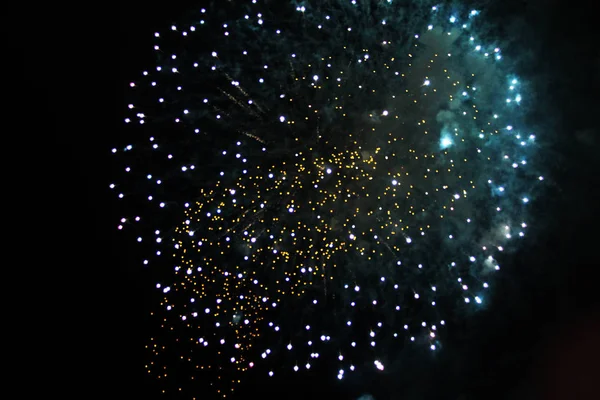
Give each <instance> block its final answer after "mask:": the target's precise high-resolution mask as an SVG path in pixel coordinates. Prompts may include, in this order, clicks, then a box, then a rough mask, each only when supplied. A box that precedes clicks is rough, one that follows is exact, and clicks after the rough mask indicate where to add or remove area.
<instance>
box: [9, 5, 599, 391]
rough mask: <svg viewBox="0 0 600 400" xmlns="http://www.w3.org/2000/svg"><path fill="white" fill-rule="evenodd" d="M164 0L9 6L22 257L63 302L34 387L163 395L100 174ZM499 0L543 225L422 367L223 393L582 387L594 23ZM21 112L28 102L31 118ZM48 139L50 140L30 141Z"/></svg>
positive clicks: (591, 224)
mask: <svg viewBox="0 0 600 400" xmlns="http://www.w3.org/2000/svg"><path fill="white" fill-rule="evenodd" d="M174 3H175V2H171V3H163V4H156V5H151V4H149V3H147V2H141V1H138V0H135V1H129V2H126V3H124V4H118V5H111V6H107V5H106V4H102V3H96V4H93V5H81V8H80V9H78V10H71V9H66V8H64V9H62V10H61V9H58V8H50V7H48V9H46V10H39V9H38V10H37V11H36V12H35V14H36V16H34V17H33V18H24V17H22V16H23V15H26V14H24V13H15V14H18V15H20V16H21V18H19V19H16V20H15V21H13V22H12V24H13V25H14V26H13V28H11V29H12V32H13V33H14V35H15V37H16V36H17V34H16V33H15V32H24V33H23V34H22V35H21V36H22V37H23V39H22V40H16V41H13V43H12V44H11V48H13V49H15V50H16V52H15V53H14V54H16V55H17V58H16V59H17V60H18V61H17V63H16V64H15V65H16V71H15V73H16V74H18V75H20V74H23V76H24V78H25V82H26V84H25V85H24V86H18V85H14V88H15V89H16V90H15V95H14V96H13V98H14V99H16V100H15V103H17V104H20V105H24V106H18V107H17V110H16V113H15V114H14V115H15V117H18V118H20V119H21V121H23V124H22V125H21V128H24V129H23V130H24V131H25V132H27V133H26V134H25V135H24V138H25V142H26V143H28V144H32V143H34V142H38V143H40V144H42V143H43V144H42V145H41V146H40V156H39V157H38V156H37V153H36V156H35V157H31V155H28V157H27V158H25V159H31V158H33V160H32V161H34V163H36V162H37V161H40V164H41V165H40V167H38V170H37V172H36V173H33V174H32V175H31V176H29V177H28V180H29V182H31V183H27V184H25V187H24V188H23V193H29V191H31V193H32V196H33V197H31V196H27V198H28V199H34V200H33V204H32V205H31V207H35V209H36V215H37V216H40V215H46V216H48V217H49V221H48V222H47V223H43V224H40V225H41V226H40V229H42V230H43V231H44V233H42V234H41V236H42V238H41V239H42V240H44V241H46V240H45V239H49V240H48V241H46V242H47V243H52V245H50V244H47V245H46V244H45V245H44V246H48V247H44V249H47V250H45V251H46V253H45V254H53V255H54V256H53V257H52V258H51V259H50V260H49V259H48V257H45V256H40V257H41V259H40V261H39V262H38V261H36V265H39V268H41V269H43V270H44V271H46V272H44V273H42V274H41V275H40V276H44V277H46V276H47V277H48V279H52V280H57V281H59V282H58V285H59V286H60V287H61V289H59V290H54V289H52V290H49V292H48V294H47V295H44V298H46V299H50V298H51V299H52V300H51V301H49V303H48V304H50V303H52V306H49V307H46V308H50V307H52V308H54V301H56V307H57V308H60V309H61V310H62V311H65V313H64V316H63V312H62V311H61V312H60V314H61V316H60V317H57V316H54V315H52V314H53V313H52V312H51V313H49V314H51V315H48V316H47V317H44V319H43V320H44V321H45V322H44V327H42V326H37V327H36V328H35V330H34V332H36V335H41V336H44V335H45V333H44V332H45V331H46V330H48V329H50V330H52V332H53V333H52V335H51V336H52V337H53V338H56V339H55V340H53V342H54V343H55V344H58V343H60V345H59V346H57V345H54V346H50V347H51V349H50V350H49V356H48V357H46V358H45V361H44V364H45V369H46V370H50V371H56V372H58V374H57V378H56V379H54V380H53V383H52V384H51V385H50V386H49V387H53V388H56V390H59V388H60V390H61V391H67V393H68V392H70V391H71V390H72V391H73V393H74V394H76V395H75V397H73V398H94V397H95V396H96V394H98V393H99V392H102V393H104V392H105V391H106V393H107V395H108V396H110V398H115V399H121V398H123V399H154V398H165V397H161V396H159V395H158V393H157V392H158V389H157V387H155V385H154V383H153V382H152V381H151V380H150V379H148V378H146V376H145V371H144V369H143V364H144V360H145V358H144V349H143V345H144V344H145V340H146V337H147V332H148V331H149V330H151V329H152V328H151V327H150V326H149V323H148V319H147V317H146V315H147V314H148V312H149V311H150V310H151V309H152V305H153V300H152V296H153V291H152V287H153V284H154V282H153V279H152V276H150V273H147V272H144V271H143V270H142V268H140V267H139V266H140V264H139V261H138V258H137V255H135V254H132V253H131V250H130V249H131V243H130V242H129V241H126V240H122V239H121V238H120V235H119V234H118V232H117V231H116V230H115V223H116V221H117V218H118V216H119V211H118V207H117V202H116V201H115V200H116V199H115V198H114V195H113V194H111V193H110V192H109V190H108V183H109V182H110V180H111V178H112V176H114V165H111V158H110V153H109V149H110V148H111V146H112V145H113V144H114V143H115V142H116V141H117V138H119V136H120V135H121V134H122V129H123V127H122V115H123V109H124V106H125V100H123V95H124V93H125V90H126V83H127V82H129V81H130V80H131V78H132V77H133V76H137V75H138V73H139V71H140V70H142V69H144V68H145V67H147V66H148V65H152V63H153V61H154V60H153V54H152V52H151V43H152V41H151V39H152V33H153V32H155V31H156V30H161V29H162V28H163V27H165V26H168V24H170V23H171V21H175V20H177V17H178V16H180V15H181V14H182V12H184V11H186V10H187V9H189V8H190V5H191V4H194V3H192V2H189V1H186V2H176V4H174ZM559 3H560V4H559ZM503 4H504V3H503ZM505 4H506V6H505V7H506V8H505V9H504V11H503V12H507V13H511V14H514V15H522V16H523V20H525V21H530V24H531V25H530V29H529V31H528V32H529V33H528V35H525V36H523V40H524V41H525V42H527V41H529V42H530V43H526V44H525V47H528V48H530V49H531V51H532V53H533V54H534V55H535V60H537V61H538V62H539V61H540V58H542V59H543V62H542V64H544V65H546V69H545V70H546V71H550V72H552V74H551V79H549V80H548V85H547V86H548V89H547V93H543V94H538V96H539V97H538V101H540V102H543V103H544V104H547V105H548V107H547V109H548V110H550V114H551V115H540V116H539V118H540V120H541V121H544V123H546V122H547V121H549V123H548V124H547V125H545V126H547V127H549V128H550V129H552V131H553V132H555V134H556V136H557V144H556V146H555V148H554V149H553V153H551V155H550V156H549V157H548V160H547V162H548V167H549V168H550V169H551V171H552V173H551V174H552V175H553V176H554V178H555V180H556V182H557V185H556V187H554V188H552V189H551V191H552V193H551V195H548V196H547V200H546V201H547V204H545V205H544V207H542V208H541V209H540V210H541V211H540V215H536V219H538V220H541V221H543V223H542V224H540V226H541V227H542V228H543V229H541V228H540V232H537V234H536V235H537V236H536V237H535V238H534V240H533V241H532V242H533V243H531V245H529V247H527V248H526V249H523V250H522V251H520V253H518V254H517V257H516V261H515V263H514V264H513V265H506V266H505V268H504V269H503V274H501V275H500V276H499V278H498V282H497V285H498V287H499V289H497V290H496V292H495V296H494V297H495V298H494V300H493V304H492V305H491V306H490V307H489V308H488V309H487V310H486V311H485V312H482V313H481V314H478V315H476V316H474V317H473V318H472V319H471V320H469V322H468V324H466V325H465V326H464V327H463V328H464V329H460V330H456V331H454V332H453V333H452V334H451V337H450V338H449V339H448V343H447V345H446V347H445V349H444V353H443V356H442V357H440V359H438V362H437V363H436V364H435V365H434V364H433V363H428V362H422V361H416V362H415V363H414V364H413V365H410V366H403V367H399V368H398V370H397V371H389V372H388V371H386V373H385V374H379V375H377V376H376V375H373V376H362V377H360V378H359V379H358V381H357V382H351V383H350V385H349V386H348V387H345V388H344V390H342V391H340V390H339V388H338V387H336V386H332V385H330V383H328V382H329V380H327V381H325V380H324V379H322V380H320V379H319V378H318V377H311V379H310V380H308V379H305V378H302V379H298V380H296V381H282V380H281V379H278V380H268V381H267V380H266V379H265V380H262V378H261V380H258V379H257V380H256V381H254V382H246V383H245V384H242V386H241V393H238V394H237V397H236V398H249V397H250V396H252V397H254V396H256V397H257V398H282V397H285V398H306V397H307V396H311V397H312V398H313V399H314V398H319V399H321V398H323V399H325V398H331V397H334V398H348V399H356V398H358V397H359V396H360V395H361V394H364V393H370V394H372V395H373V396H374V397H375V399H377V400H378V399H417V398H419V399H453V400H454V399H456V400H458V399H465V400H466V399H484V398H485V399H508V398H511V399H521V398H523V399H525V398H527V399H532V398H539V399H555V398H556V399H559V398H561V399H564V398H569V399H578V398H581V399H583V398H585V399H591V398H595V397H597V393H598V390H600V389H599V388H598V386H597V381H598V378H599V377H600V376H599V369H598V366H597V363H598V359H600V345H599V344H598V338H600V320H599V319H598V318H597V317H598V314H600V313H599V308H598V304H599V303H598V296H597V293H598V289H597V282H598V281H597V279H596V278H597V276H598V273H597V270H596V269H597V268H598V267H600V262H599V261H598V243H599V239H600V237H599V235H598V222H599V221H598V205H599V204H600V199H599V196H598V194H599V192H600V178H599V176H600V174H599V172H600V170H599V169H598V164H599V160H600V157H599V156H598V154H600V153H599V150H600V148H599V141H600V138H599V136H598V135H599V131H598V126H599V124H598V110H600V102H599V99H600V97H599V96H598V93H599V90H600V46H599V45H598V39H599V35H598V27H597V21H596V20H595V18H594V17H595V14H594V12H593V11H592V7H593V6H592V5H589V6H588V5H583V3H581V5H580V3H577V2H571V3H565V2H559V1H542V0H537V1H529V2H528V1H521V2H519V1H514V0H511V1H507V2H505ZM60 7H63V6H60ZM78 7H79V6H78ZM503 7H504V6H503ZM536 65H537V64H536ZM13 84H14V83H12V84H11V87H12V85H13ZM32 99H33V100H32ZM28 109H32V110H33V109H36V110H37V112H36V114H35V118H34V117H32V116H31V113H30V112H29V111H28ZM546 119H547V121H546ZM544 123H540V126H544ZM542 134H543V132H540V133H539V135H542ZM36 147H37V146H36ZM55 147H56V150H57V151H56V152H54V151H49V150H48V151H46V149H54V148H55ZM22 148H26V147H22ZM10 152H11V150H8V151H7V153H8V154H10ZM32 154H33V153H32ZM549 175H550V174H549ZM34 182H40V183H39V184H36V183H34ZM29 201H32V200H27V201H24V202H23V204H25V203H28V202H29ZM27 206H28V207H29V205H27ZM37 216H36V218H37ZM41 219H42V220H43V219H45V218H41ZM39 222H40V221H39V220H38V221H37V223H38V224H39ZM44 238H45V239H44ZM36 256H38V254H34V255H33V257H34V258H35V257H36ZM36 268H37V267H36ZM48 269H50V270H52V271H57V272H47V271H48ZM46 274H47V275H46ZM45 279H46V278H44V280H45ZM42 286H46V285H44V284H42ZM44 301H47V300H44V299H42V300H40V304H41V305H42V307H43V304H44ZM46 318H47V319H46ZM44 347H46V346H44ZM66 349H72V350H73V351H71V350H68V351H67V350H66ZM67 353H68V354H69V355H68V356H67ZM40 354H41V353H40ZM71 354H72V355H71ZM415 357H416V356H415ZM66 359H68V360H70V361H72V362H68V363H65V362H64V361H65V360H66ZM65 365H68V367H66V366H65ZM267 382H269V383H268V384H267ZM69 388H70V389H69ZM415 388H418V390H417V389H415ZM584 393H587V395H584ZM592 393H593V394H594V395H592ZM49 395H54V393H53V391H52V390H50V393H49ZM56 395H58V392H57V393H56ZM67 398H70V397H67ZM168 398H175V397H168ZM198 398H201V399H205V398H206V399H209V398H211V397H210V395H208V394H207V395H206V396H203V395H199V397H198Z"/></svg>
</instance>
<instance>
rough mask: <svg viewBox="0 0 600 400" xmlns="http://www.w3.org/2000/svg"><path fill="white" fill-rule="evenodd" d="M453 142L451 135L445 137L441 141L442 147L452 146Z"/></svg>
mask: <svg viewBox="0 0 600 400" xmlns="http://www.w3.org/2000/svg"><path fill="white" fill-rule="evenodd" d="M452 144H453V142H452V139H451V138H450V137H447V136H446V137H443V138H442V140H441V141H440V146H441V148H442V149H447V148H448V147H450V146H452Z"/></svg>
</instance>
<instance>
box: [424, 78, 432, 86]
mask: <svg viewBox="0 0 600 400" xmlns="http://www.w3.org/2000/svg"><path fill="white" fill-rule="evenodd" d="M430 84H431V81H430V80H429V79H428V80H426V81H425V82H423V85H424V86H429V85H430Z"/></svg>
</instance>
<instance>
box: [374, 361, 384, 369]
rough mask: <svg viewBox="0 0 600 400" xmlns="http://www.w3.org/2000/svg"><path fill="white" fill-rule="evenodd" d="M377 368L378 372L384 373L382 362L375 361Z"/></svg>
mask: <svg viewBox="0 0 600 400" xmlns="http://www.w3.org/2000/svg"><path fill="white" fill-rule="evenodd" d="M375 366H376V367H377V369H378V370H380V371H383V364H382V363H381V362H380V361H377V360H376V361H375Z"/></svg>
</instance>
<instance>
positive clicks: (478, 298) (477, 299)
mask: <svg viewBox="0 0 600 400" xmlns="http://www.w3.org/2000/svg"><path fill="white" fill-rule="evenodd" d="M475 302H477V304H481V298H480V297H479V296H475Z"/></svg>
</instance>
